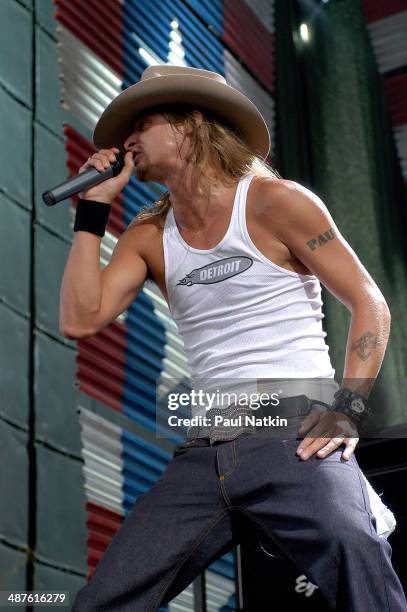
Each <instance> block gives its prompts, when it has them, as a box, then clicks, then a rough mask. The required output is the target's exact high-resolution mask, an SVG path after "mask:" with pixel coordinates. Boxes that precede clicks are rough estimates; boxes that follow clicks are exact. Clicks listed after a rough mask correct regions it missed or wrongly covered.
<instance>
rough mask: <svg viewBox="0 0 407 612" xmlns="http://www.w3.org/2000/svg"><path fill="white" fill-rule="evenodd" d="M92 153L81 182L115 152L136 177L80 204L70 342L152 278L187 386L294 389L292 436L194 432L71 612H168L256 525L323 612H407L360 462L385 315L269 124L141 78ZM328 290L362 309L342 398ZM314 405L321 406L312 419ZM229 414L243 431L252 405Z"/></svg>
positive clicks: (211, 77)
mask: <svg viewBox="0 0 407 612" xmlns="http://www.w3.org/2000/svg"><path fill="white" fill-rule="evenodd" d="M180 105H182V106H180ZM94 142H95V146H96V147H97V148H98V149H99V151H98V152H97V153H95V154H94V155H93V156H92V157H91V158H90V159H89V160H88V161H87V162H86V163H85V164H84V165H83V166H82V168H81V170H80V171H83V170H84V169H86V168H87V167H89V166H94V167H96V168H97V169H98V170H102V169H103V168H105V167H107V166H108V164H109V163H111V162H112V161H114V159H115V155H116V154H117V153H118V152H119V150H123V151H126V155H125V166H124V168H123V170H122V172H121V173H120V175H118V176H117V177H115V178H112V179H109V180H107V181H105V182H103V183H101V184H99V185H97V186H95V187H93V188H91V189H89V190H88V191H86V192H85V193H83V194H82V199H81V200H80V202H79V203H78V207H77V213H76V220H75V225H74V231H75V236H74V241H73V245H72V249H71V252H70V255H69V258H68V261H67V265H66V269H65V273H64V277H63V281H62V287H61V314H60V319H61V322H60V326H61V332H62V333H63V334H64V335H65V336H67V337H69V338H83V337H88V336H91V335H93V334H95V333H97V332H98V331H99V330H100V329H101V328H103V327H104V326H106V325H107V324H109V323H110V322H111V321H113V320H114V319H115V318H116V317H117V316H118V315H119V314H120V313H121V312H123V310H125V309H126V308H127V307H128V306H129V305H130V304H131V303H132V302H133V300H134V299H135V298H136V296H137V294H138V292H139V291H140V289H141V287H142V285H143V283H144V281H145V280H146V278H147V277H151V278H152V279H154V280H155V282H156V283H157V285H158V286H159V288H160V289H161V291H162V293H163V295H164V296H165V298H166V300H167V302H168V304H169V307H170V309H171V313H172V315H173V317H174V319H175V320H176V321H177V324H178V327H179V330H180V333H181V335H182V337H183V340H184V346H185V351H186V353H187V356H188V361H189V366H190V369H191V375H192V379H193V381H194V383H196V382H198V383H199V381H200V380H203V381H204V382H205V384H207V385H209V386H210V385H211V384H212V385H213V383H215V386H216V384H217V383H218V382H219V383H220V386H221V387H222V385H224V384H226V382H225V381H226V380H227V381H229V380H230V379H237V380H243V379H245V380H246V381H247V380H248V381H249V383H252V382H253V381H255V383H256V385H257V388H259V387H258V381H259V380H260V381H261V380H263V379H267V378H271V377H273V379H277V380H280V381H283V382H284V381H288V383H287V385H286V386H285V387H284V390H282V391H284V392H283V393H282V398H281V401H280V403H279V407H282V410H283V411H284V414H286V415H287V416H288V417H289V418H288V423H289V427H288V428H287V429H286V430H284V433H283V436H284V437H281V436H280V437H278V436H272V435H271V436H270V433H269V431H268V430H270V428H267V427H258V428H257V427H252V426H251V425H250V424H249V425H247V421H244V423H243V425H242V426H240V425H239V424H238V425H232V426H226V425H225V426H223V422H222V424H221V425H220V426H217V425H215V426H214V425H213V423H210V424H209V425H205V424H204V425H203V426H202V427H201V426H199V427H198V430H194V429H193V428H192V429H190V430H189V431H188V440H187V441H186V442H184V443H183V444H180V445H179V446H178V447H177V448H176V449H175V451H174V456H173V459H172V460H171V461H170V463H169V464H168V466H167V468H166V470H165V472H164V474H163V475H162V476H161V477H160V478H159V480H158V481H157V482H156V483H155V484H154V486H153V487H152V488H151V489H150V490H149V491H148V492H147V493H145V494H144V495H141V496H140V497H139V498H138V499H137V501H136V503H135V505H134V507H133V508H132V510H131V512H130V513H129V514H128V516H127V517H126V519H125V520H124V522H123V524H122V525H121V527H120V529H119V531H118V532H117V534H116V535H115V537H114V538H113V540H112V542H111V544H110V545H109V547H108V549H107V550H106V551H105V554H104V556H103V558H102V559H101V561H100V562H99V564H98V566H97V567H96V569H95V572H94V574H93V576H92V578H91V580H90V581H89V583H88V584H87V585H86V586H85V587H83V588H82V589H81V590H80V591H79V593H78V594H77V597H76V599H75V602H74V606H73V608H72V609H73V610H74V612H79V611H83V612H85V611H86V612H90V611H92V610H95V612H96V611H102V610H106V611H107V610H109V612H110V611H111V612H113V611H123V612H124V611H130V610H131V611H140V612H149V611H153V610H157V609H158V608H159V606H160V605H163V604H164V603H166V602H168V601H170V600H171V599H173V598H174V597H175V596H176V595H177V594H178V593H180V592H181V591H182V590H183V589H184V588H186V587H187V586H188V585H189V584H190V583H191V582H192V580H193V579H194V578H195V577H196V576H197V575H198V574H199V573H201V572H202V571H203V570H204V569H205V568H206V567H208V566H209V565H210V564H211V563H212V562H213V561H214V560H215V559H217V558H219V557H220V556H222V555H223V554H225V553H226V552H227V551H229V550H231V549H232V548H233V547H234V546H236V544H237V543H238V542H239V538H240V535H241V529H246V528H247V529H249V528H253V529H254V531H255V532H256V533H257V536H258V537H261V538H262V540H263V542H265V541H268V542H271V541H272V542H273V543H274V544H276V545H277V546H278V548H279V549H281V551H283V553H284V554H286V555H287V556H288V557H289V558H291V559H292V561H293V562H294V563H295V564H296V565H297V567H298V568H299V569H300V570H301V571H302V572H303V573H305V574H306V575H307V577H308V578H309V579H310V580H311V581H312V582H313V583H315V584H317V585H318V586H319V587H320V589H321V592H322V594H323V595H324V596H325V598H326V600H327V603H328V605H329V606H330V607H331V609H337V610H346V611H349V612H350V611H351V610H352V611H358V612H361V611H363V612H364V611H366V612H367V611H368V610H369V611H371V610H380V611H384V610H388V611H390V610H391V611H392V612H395V611H401V610H406V609H407V606H406V600H405V597H404V593H403V590H402V587H401V585H400V582H399V580H398V578H397V576H396V574H395V572H394V569H393V568H392V565H391V561H390V552H391V547H390V545H389V543H388V542H387V541H386V539H385V538H380V537H379V534H378V532H377V531H376V527H377V521H376V517H375V516H374V515H373V513H372V508H371V506H370V502H369V492H368V490H367V488H366V484H365V481H364V479H363V477H362V473H361V471H360V469H359V466H358V464H357V462H356V459H355V456H354V454H353V451H354V448H355V446H356V443H357V441H358V438H357V429H356V427H355V426H359V425H361V423H362V421H363V418H364V417H365V416H366V414H368V412H369V407H368V403H367V401H366V398H367V397H368V395H369V391H370V388H371V384H372V381H373V380H374V379H375V378H376V376H377V374H378V371H379V369H380V366H381V363H382V360H383V356H384V351H385V347H386V343H387V339H388V335H389V328H390V313H389V309H388V307H387V304H386V302H385V299H384V297H383V295H382V294H381V292H380V290H379V288H378V287H377V285H376V284H375V282H374V281H373V279H372V278H371V277H370V275H369V274H368V272H367V271H366V270H365V268H364V267H363V266H362V264H361V263H360V261H359V260H358V258H357V256H356V255H355V253H354V252H353V251H352V249H351V248H350V246H349V245H348V244H347V242H346V241H345V239H344V238H343V237H342V236H341V234H340V232H339V230H338V228H337V227H336V225H335V223H334V220H333V219H332V217H331V216H330V214H329V212H328V210H327V208H326V207H325V205H324V204H323V203H322V202H321V200H320V199H319V198H318V197H317V196H316V195H314V194H313V193H312V192H311V191H309V190H308V189H306V188H304V187H302V186H301V185H299V184H298V183H295V182H293V181H290V180H283V179H281V177H279V176H278V175H277V173H275V172H273V171H272V169H271V168H270V167H269V166H268V165H267V164H266V163H265V162H264V159H265V157H266V156H267V153H268V151H269V134H268V130H267V127H266V125H265V122H264V120H263V118H262V116H261V114H260V113H259V111H258V110H257V108H256V107H255V106H254V105H253V103H252V102H251V101H250V100H248V99H247V98H246V97H245V96H244V95H243V94H241V93H239V92H238V91H236V90H234V89H233V88H231V87H230V86H229V85H228V84H227V83H226V81H225V80H224V79H223V77H222V76H221V75H217V74H216V73H212V72H209V71H205V70H198V69H192V68H185V67H179V66H168V65H164V66H153V67H150V68H147V69H146V70H145V71H144V73H143V75H142V78H141V80H140V82H139V83H137V84H135V85H133V86H131V87H129V88H128V89H126V90H125V91H124V92H122V93H121V94H120V95H119V96H118V97H117V98H115V100H113V102H112V103H111V104H110V105H109V106H108V107H107V109H106V110H105V111H104V113H103V114H102V116H101V118H100V120H99V122H98V124H97V126H96V128H95V133H94ZM133 172H134V173H135V174H136V176H137V178H138V179H139V180H140V181H154V182H158V183H162V184H164V185H166V186H167V188H168V192H167V193H166V194H165V195H164V196H163V197H162V198H161V199H160V201H159V202H158V203H156V205H155V206H154V207H153V208H152V209H151V210H147V211H145V212H144V213H143V214H142V215H140V216H138V217H137V218H136V219H135V220H134V222H133V223H132V224H130V226H129V227H128V228H127V231H126V232H124V234H123V235H122V236H121V237H120V239H119V241H118V243H117V245H116V247H115V250H114V253H113V255H112V258H111V261H110V263H109V265H108V266H106V268H105V269H104V270H103V271H102V272H100V270H99V252H100V251H99V248H100V240H101V237H102V236H103V234H104V228H105V226H106V223H107V218H108V214H109V208H110V205H111V203H112V202H113V200H114V198H115V197H116V196H117V195H118V194H119V193H120V192H121V190H122V189H123V188H124V186H125V185H126V184H127V183H128V181H129V180H130V178H131V176H132V174H133ZM319 280H321V281H322V282H323V283H324V285H325V286H326V287H327V288H328V289H329V290H330V291H331V292H332V293H333V294H334V295H335V296H336V297H337V298H338V299H339V300H340V301H341V302H342V303H344V304H345V305H346V306H347V307H348V308H349V310H350V311H351V313H352V321H351V325H350V329H349V335H348V346H347V354H346V363H345V369H344V376H343V383H342V388H340V389H338V388H337V386H335V384H334V380H333V375H334V371H333V369H332V366H331V363H330V360H329V356H328V346H327V345H326V344H325V341H324V337H325V335H326V334H325V332H323V330H322V324H321V320H322V317H323V314H322V311H321V304H322V302H321V299H320V284H319ZM315 379H316V380H318V381H328V383H329V384H328V385H327V386H322V387H321V389H320V390H318V385H317V386H315V387H312V388H313V389H314V388H315V394H314V393H311V394H310V395H309V396H308V397H306V395H307V394H304V393H302V392H301V390H302V389H304V388H306V387H304V384H305V382H306V383H307V384H308V381H310V380H315ZM281 386H283V384H282V385H281ZM222 388H223V387H222ZM334 391H335V392H334ZM332 396H333V397H332ZM304 398H305V400H307V401H305V400H304ZM327 398H329V401H328V402H326V401H324V400H326V399H327ZM310 399H311V400H312V402H311V404H310V403H307V402H308V400H310ZM315 399H316V400H317V404H318V403H319V409H314V410H310V408H311V407H312V406H313V402H314V400H315ZM318 400H319V401H318ZM321 407H325V408H326V407H329V408H330V410H321ZM201 408H202V407H201ZM201 408H199V409H198V411H196V414H198V413H199V411H200V410H201ZM217 408H218V407H216V408H215V413H216V409H217ZM220 408H223V406H222V405H221V406H220ZM226 410H227V414H228V415H229V416H236V415H238V416H242V415H243V416H247V414H250V411H251V407H250V405H249V406H247V405H246V406H244V405H237V404H235V405H234V404H233V403H232V404H231V405H229V406H227V408H226ZM267 410H270V411H271V412H272V409H271V408H270V406H268V408H267ZM245 411H246V414H245ZM219 413H220V409H219V410H218V416H219ZM223 414H226V413H223ZM302 416H306V418H305V419H304V420H303V421H302V423H301V428H300V430H299V431H298V433H300V434H304V433H306V434H307V435H306V437H305V438H300V440H301V441H299V439H298V437H297V426H298V424H299V421H298V417H302ZM225 421H226V419H225ZM253 434H254V435H253ZM290 436H291V437H290ZM343 446H344V448H343ZM270 578H271V577H270ZM245 609H246V610H247V608H245Z"/></svg>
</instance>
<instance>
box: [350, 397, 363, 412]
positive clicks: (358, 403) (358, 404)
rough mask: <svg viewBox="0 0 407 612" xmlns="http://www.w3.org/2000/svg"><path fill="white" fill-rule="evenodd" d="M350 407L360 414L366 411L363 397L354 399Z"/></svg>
mask: <svg viewBox="0 0 407 612" xmlns="http://www.w3.org/2000/svg"><path fill="white" fill-rule="evenodd" d="M350 407H351V409H352V410H353V411H354V412H357V413H358V414H360V413H361V412H363V411H364V409H365V405H364V403H363V401H362V400H361V399H353V400H352V401H351V403H350Z"/></svg>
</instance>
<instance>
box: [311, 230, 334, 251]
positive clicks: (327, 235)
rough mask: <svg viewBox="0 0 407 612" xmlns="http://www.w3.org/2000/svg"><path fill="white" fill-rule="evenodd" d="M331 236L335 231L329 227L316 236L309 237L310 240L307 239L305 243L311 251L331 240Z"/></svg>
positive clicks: (332, 236)
mask: <svg viewBox="0 0 407 612" xmlns="http://www.w3.org/2000/svg"><path fill="white" fill-rule="evenodd" d="M333 238H335V232H334V230H333V228H332V227H331V228H330V229H329V230H328V231H327V232H324V233H323V234H319V236H317V237H316V238H311V240H308V241H307V244H308V246H309V248H310V249H311V251H315V249H316V248H318V247H320V246H324V244H327V243H328V241H329V240H332V239H333Z"/></svg>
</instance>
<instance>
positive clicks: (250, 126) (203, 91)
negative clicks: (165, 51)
mask: <svg viewBox="0 0 407 612" xmlns="http://www.w3.org/2000/svg"><path fill="white" fill-rule="evenodd" d="M165 104H188V105H191V104H192V105H196V106H197V110H199V108H202V109H207V110H209V111H211V112H212V113H213V114H215V115H217V116H218V117H219V118H220V119H221V120H222V121H223V122H224V123H225V124H228V125H230V127H232V128H233V129H234V130H235V131H236V132H237V134H238V136H239V137H240V138H241V139H242V140H243V141H244V142H245V143H246V144H247V145H248V146H249V147H250V149H251V150H252V151H253V153H255V154H256V155H259V156H260V157H262V158H264V159H265V158H266V157H267V155H268V152H269V149H270V134H269V131H268V129H267V125H266V122H265V121H264V119H263V117H262V115H261V114H260V111H259V110H258V109H257V107H256V106H255V105H254V104H253V102H251V100H249V98H247V97H246V96H245V95H244V94H242V93H241V92H240V91H238V90H237V89H234V87H231V86H230V85H228V84H227V82H226V79H225V78H224V77H223V76H222V75H221V74H218V73H217V72H211V71H210V70H203V69H200V68H189V67H187V66H170V65H168V64H161V65H157V66H149V67H148V68H146V69H145V70H144V72H143V74H142V75H141V79H140V81H138V82H137V83H135V84H134V85H130V87H127V88H126V89H125V90H124V91H122V92H121V93H120V94H119V95H118V96H116V98H114V99H113V100H112V102H110V104H109V105H108V106H107V107H106V109H105V110H104V111H103V113H102V115H101V116H100V118H99V120H98V122H97V124H96V126H95V129H94V132H93V143H94V145H95V147H96V148H97V149H110V148H112V147H118V148H123V143H124V141H125V140H126V138H127V137H128V136H129V135H130V134H131V133H132V131H133V125H134V123H133V122H134V119H135V117H136V115H138V114H140V113H141V112H143V111H145V110H147V109H148V108H153V107H155V106H160V105H165Z"/></svg>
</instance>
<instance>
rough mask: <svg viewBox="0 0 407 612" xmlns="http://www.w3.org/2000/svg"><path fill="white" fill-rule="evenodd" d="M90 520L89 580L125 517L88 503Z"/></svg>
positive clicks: (88, 523)
mask: <svg viewBox="0 0 407 612" xmlns="http://www.w3.org/2000/svg"><path fill="white" fill-rule="evenodd" d="M86 511H87V513H88V518H87V521H86V526H87V528H88V539H87V544H88V575H87V576H86V578H87V580H89V578H90V577H91V575H92V574H93V571H94V569H95V567H96V565H97V564H98V563H99V561H100V559H101V558H102V556H103V553H104V552H105V550H106V548H107V547H108V545H109V544H110V542H111V540H112V538H113V536H114V535H115V533H116V531H117V530H118V529H119V527H120V525H121V523H122V521H123V516H122V515H121V514H119V513H118V512H113V510H108V509H107V508H103V506H99V505H97V504H94V503H92V502H87V503H86Z"/></svg>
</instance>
